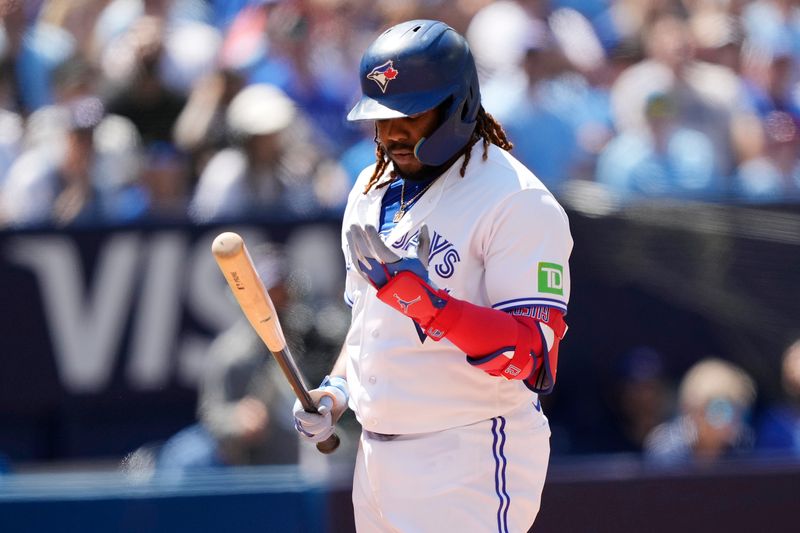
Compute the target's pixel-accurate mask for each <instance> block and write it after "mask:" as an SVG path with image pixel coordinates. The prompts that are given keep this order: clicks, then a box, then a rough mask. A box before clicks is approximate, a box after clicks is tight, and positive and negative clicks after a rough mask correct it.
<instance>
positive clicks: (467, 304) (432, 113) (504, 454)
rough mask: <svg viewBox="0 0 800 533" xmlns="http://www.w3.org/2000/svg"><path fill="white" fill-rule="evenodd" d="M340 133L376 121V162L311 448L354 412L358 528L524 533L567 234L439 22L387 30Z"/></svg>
mask: <svg viewBox="0 0 800 533" xmlns="http://www.w3.org/2000/svg"><path fill="white" fill-rule="evenodd" d="M360 76H361V86H362V91H363V97H362V98H361V100H360V101H359V102H358V103H357V104H356V105H355V107H354V108H353V109H352V110H351V111H350V113H349V115H348V119H349V120H374V121H375V131H376V136H375V139H376V143H377V149H376V157H377V161H376V163H375V164H374V165H371V166H370V167H368V168H366V169H365V170H364V171H363V172H362V173H361V175H360V176H359V178H358V180H357V182H356V184H355V186H354V189H353V191H352V192H351V194H350V197H349V201H348V205H347V207H346V210H345V214H344V221H343V232H342V233H343V234H342V246H343V250H344V254H345V258H346V263H347V279H346V288H345V299H346V301H347V302H348V304H350V305H351V307H352V325H351V327H350V330H349V332H348V334H347V337H346V340H345V343H344V347H343V349H342V351H341V354H340V356H339V358H338V360H337V362H336V363H335V365H334V368H333V370H332V372H331V374H330V376H328V377H327V378H325V380H324V381H323V382H322V384H321V385H320V387H319V388H317V389H315V390H314V391H313V396H314V397H315V399H316V400H317V401H318V403H319V407H320V409H319V410H320V413H321V414H309V413H306V412H304V411H303V409H302V407H300V405H299V404H297V405H296V406H295V410H294V416H295V425H296V427H297V429H298V431H299V432H300V434H301V435H302V436H303V437H304V438H305V439H307V440H309V441H312V442H317V441H320V440H323V439H326V438H327V437H328V436H329V435H330V434H331V432H332V431H333V425H334V424H335V423H336V421H337V420H338V419H339V417H340V416H341V414H342V412H343V411H344V410H345V409H346V408H347V407H348V406H349V407H350V408H351V409H353V411H354V412H355V415H356V417H357V419H358V421H359V422H360V423H361V425H362V435H361V438H360V443H359V450H358V456H357V460H356V466H355V477H354V482H353V505H354V508H355V521H356V525H357V528H358V530H359V531H402V532H415V533H416V532H440V531H459V532H472V531H474V532H486V531H499V532H508V531H512V532H514V531H527V530H528V529H529V528H530V526H531V524H532V523H533V521H534V518H535V517H536V514H537V512H538V510H539V503H540V497H541V491H542V487H543V485H544V480H545V475H546V471H547V464H548V458H549V454H550V446H549V437H550V429H549V425H548V421H547V418H546V417H545V415H544V413H542V409H541V405H540V402H539V399H538V394H546V393H548V392H550V391H551V390H552V388H553V385H554V384H555V380H556V366H557V362H558V346H559V342H560V340H561V339H562V338H563V336H564V333H565V331H566V329H567V327H566V325H565V323H564V316H565V315H566V312H567V302H568V301H569V291H570V289H569V287H570V277H569V266H568V259H569V256H570V252H571V250H572V237H571V235H570V231H569V222H568V220H567V216H566V214H565V212H564V210H563V209H562V208H561V206H560V205H559V204H558V203H557V202H556V200H555V199H554V198H553V196H552V194H550V192H549V191H548V190H547V189H546V188H545V187H544V186H543V185H542V183H541V182H540V181H539V180H538V179H537V178H536V177H535V176H534V175H533V174H532V173H531V172H530V171H529V170H528V169H526V168H525V167H524V166H523V165H522V164H521V163H519V162H518V161H517V160H516V159H515V158H514V157H513V156H511V154H509V152H508V151H509V150H510V149H511V148H512V145H511V143H510V142H509V141H508V139H507V138H506V135H505V133H504V131H503V129H502V127H501V126H500V125H499V124H498V123H497V122H496V121H495V120H494V119H493V118H492V117H491V115H489V114H488V113H486V111H485V110H484V109H483V107H482V106H481V98H480V91H479V87H478V76H477V72H476V69H475V63H474V60H473V58H472V55H471V53H470V50H469V47H468V46H467V43H466V41H465V40H464V38H463V37H462V36H461V35H459V34H458V33H457V32H455V31H454V30H453V29H452V28H450V27H449V26H447V25H446V24H444V23H442V22H438V21H431V20H415V21H410V22H405V23H402V24H398V25H396V26H394V27H392V28H390V29H388V30H387V31H385V32H384V33H383V34H381V35H380V36H379V37H378V38H377V39H376V40H375V41H374V42H373V43H372V45H370V47H369V48H368V49H367V50H366V52H365V53H364V56H363V58H362V61H361V67H360Z"/></svg>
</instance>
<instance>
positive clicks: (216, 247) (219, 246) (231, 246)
mask: <svg viewBox="0 0 800 533" xmlns="http://www.w3.org/2000/svg"><path fill="white" fill-rule="evenodd" d="M242 248H244V240H243V239H242V236H241V235H239V234H238V233H234V232H232V231H226V232H225V233H220V234H219V235H217V237H216V238H215V239H214V242H212V243H211V253H213V254H214V255H215V256H217V257H231V256H233V255H236V254H238V253H239V252H240V251H241V250H242Z"/></svg>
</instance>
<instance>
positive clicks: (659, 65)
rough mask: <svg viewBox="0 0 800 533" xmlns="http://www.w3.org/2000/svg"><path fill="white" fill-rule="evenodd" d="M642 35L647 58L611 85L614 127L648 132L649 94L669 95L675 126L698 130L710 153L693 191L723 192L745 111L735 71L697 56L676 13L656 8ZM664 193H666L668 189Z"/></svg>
mask: <svg viewBox="0 0 800 533" xmlns="http://www.w3.org/2000/svg"><path fill="white" fill-rule="evenodd" d="M642 35H643V37H644V50H645V53H646V58H645V59H644V60H643V61H640V62H639V63H637V64H635V65H633V66H631V67H629V68H628V69H626V70H625V71H624V72H623V73H622V74H620V76H619V77H618V78H617V80H616V81H615V83H614V85H613V86H612V88H611V102H612V109H613V113H614V121H615V125H616V128H617V130H618V132H619V133H620V134H621V135H629V134H632V135H635V136H642V137H643V138H647V137H648V136H650V135H651V133H650V130H652V127H653V125H652V118H653V116H652V111H653V108H652V106H651V105H650V104H651V103H652V101H651V100H652V96H653V95H655V94H664V95H670V99H671V106H670V113H671V114H672V117H671V120H672V122H673V123H674V125H675V126H677V127H679V128H681V129H682V130H683V131H697V132H699V133H701V134H702V135H703V136H704V137H705V138H706V140H705V141H703V144H709V143H710V148H711V155H712V157H711V159H710V160H709V161H708V163H706V164H710V165H711V171H710V172H708V171H704V172H703V173H702V174H701V175H700V176H698V177H696V178H694V179H695V180H696V181H695V183H696V184H698V182H699V184H702V187H700V188H695V189H694V191H693V192H694V193H695V195H706V196H708V195H709V194H710V195H712V196H716V195H721V194H723V193H724V192H725V191H726V190H727V187H728V185H727V183H726V179H727V177H728V176H730V175H731V173H732V172H733V169H734V168H735V166H736V164H737V162H738V160H739V157H740V154H739V150H740V147H739V146H737V142H736V136H735V135H734V131H735V129H736V128H735V124H736V123H738V121H740V120H744V117H746V116H747V115H748V114H750V111H749V110H748V108H747V105H746V100H745V98H744V93H743V89H742V84H741V82H740V80H739V78H738V76H737V74H736V73H735V72H734V71H733V70H731V69H730V68H728V67H725V66H722V65H719V64H712V63H708V62H705V61H700V60H699V59H697V57H696V53H695V52H696V46H695V40H694V37H693V35H692V32H691V28H690V26H689V23H688V21H687V20H685V19H684V18H681V17H680V16H676V15H675V14H672V13H657V14H656V18H655V20H654V21H653V22H652V23H650V24H649V25H647V26H646V27H645V28H643V30H642ZM703 150H705V148H703ZM687 157H688V156H687ZM702 157H703V158H705V157H707V154H705V153H703V154H702ZM698 159H699V157H698ZM709 175H710V177H711V178H712V179H711V180H710V181H709ZM687 177H688V176H687ZM654 192H656V194H658V192H657V191H654ZM663 192H664V193H666V194H669V190H668V189H667V190H665V191H663Z"/></svg>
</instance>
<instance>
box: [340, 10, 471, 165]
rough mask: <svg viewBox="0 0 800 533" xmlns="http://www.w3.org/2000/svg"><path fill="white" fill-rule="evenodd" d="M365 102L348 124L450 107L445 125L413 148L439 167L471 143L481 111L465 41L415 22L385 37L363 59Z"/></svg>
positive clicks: (430, 23)
mask: <svg viewBox="0 0 800 533" xmlns="http://www.w3.org/2000/svg"><path fill="white" fill-rule="evenodd" d="M360 76H361V91H362V93H363V96H362V98H361V100H360V101H359V102H358V103H357V104H356V105H355V107H353V109H352V110H350V113H349V114H348V115H347V120H351V121H357V120H381V119H390V118H399V117H407V116H410V115H416V114H418V113H422V112H423V111H428V110H430V109H433V108H435V107H436V106H438V105H440V104H442V103H445V102H447V103H448V105H447V107H446V109H445V112H444V117H443V120H442V123H441V125H440V126H439V127H438V128H437V129H436V130H435V131H434V132H433V133H431V135H430V136H428V137H427V138H423V139H420V141H419V142H418V143H417V145H416V147H415V148H414V154H415V155H416V157H417V159H419V160H420V161H421V162H422V163H424V164H426V165H432V166H437V165H441V164H443V163H445V162H446V161H447V160H448V159H450V158H451V157H453V156H454V155H455V154H456V152H458V150H460V149H461V148H462V147H463V146H464V145H465V144H466V143H467V141H469V138H470V136H471V135H472V132H473V131H475V121H476V118H477V116H478V110H479V109H480V105H481V95H480V89H479V87H478V72H477V70H476V68H475V60H474V59H473V58H472V53H471V52H470V50H469V46H468V45H467V41H466V40H465V39H464V38H463V37H462V36H461V35H459V34H458V33H457V32H456V31H455V30H454V29H453V28H451V27H450V26H448V25H447V24H445V23H443V22H439V21H435V20H412V21H409V22H403V23H401V24H398V25H396V26H393V27H391V28H389V29H388V30H386V31H385V32H383V33H382V34H381V35H380V36H379V37H378V38H377V39H376V40H375V41H374V42H373V43H372V44H371V45H370V46H369V48H367V51H366V52H364V56H363V57H362V58H361V68H360Z"/></svg>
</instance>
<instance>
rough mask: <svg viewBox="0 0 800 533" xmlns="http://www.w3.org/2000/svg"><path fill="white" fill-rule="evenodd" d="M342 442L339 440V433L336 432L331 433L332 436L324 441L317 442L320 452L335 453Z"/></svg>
mask: <svg viewBox="0 0 800 533" xmlns="http://www.w3.org/2000/svg"><path fill="white" fill-rule="evenodd" d="M340 442H341V441H340V440H339V435H337V434H336V433H334V434H333V435H331V436H330V437H328V438H327V439H325V440H324V441H322V442H318V443H317V450H319V451H320V452H322V453H324V454H329V453H333V452H334V451H335V450H336V448H338V447H339V443H340Z"/></svg>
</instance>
